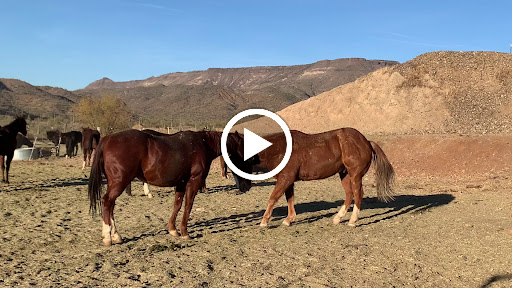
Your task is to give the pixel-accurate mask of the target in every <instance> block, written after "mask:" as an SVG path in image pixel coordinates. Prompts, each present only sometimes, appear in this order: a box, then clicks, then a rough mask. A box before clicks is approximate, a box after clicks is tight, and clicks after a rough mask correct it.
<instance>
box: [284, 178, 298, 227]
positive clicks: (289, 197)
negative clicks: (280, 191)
mask: <svg viewBox="0 0 512 288" xmlns="http://www.w3.org/2000/svg"><path fill="white" fill-rule="evenodd" d="M293 186H294V185H293V184H292V186H290V187H289V188H288V189H286V191H285V192H284V195H285V196H286V202H288V216H287V217H286V219H284V220H283V225H285V226H290V225H291V224H292V222H293V221H295V217H296V216H297V213H295V206H294V204H293V200H294V198H295V197H294V193H293Z"/></svg>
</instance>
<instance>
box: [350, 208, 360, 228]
mask: <svg viewBox="0 0 512 288" xmlns="http://www.w3.org/2000/svg"><path fill="white" fill-rule="evenodd" d="M358 219H359V208H357V206H356V205H354V209H353V210H352V216H350V221H349V222H348V225H349V226H352V227H355V226H356V222H357V220H358Z"/></svg>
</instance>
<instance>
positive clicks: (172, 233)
mask: <svg viewBox="0 0 512 288" xmlns="http://www.w3.org/2000/svg"><path fill="white" fill-rule="evenodd" d="M169 234H171V236H173V237H178V236H180V234H178V231H176V230H171V231H169Z"/></svg>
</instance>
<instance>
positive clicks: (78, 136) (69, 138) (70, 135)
mask: <svg viewBox="0 0 512 288" xmlns="http://www.w3.org/2000/svg"><path fill="white" fill-rule="evenodd" d="M60 137H61V139H62V140H61V143H62V142H64V143H65V144H66V158H68V157H69V158H71V157H73V156H76V155H77V154H78V144H79V143H81V142H82V132H80V131H69V132H66V133H62V134H61V136H60Z"/></svg>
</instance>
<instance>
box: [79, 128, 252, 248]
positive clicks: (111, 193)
mask: <svg viewBox="0 0 512 288" xmlns="http://www.w3.org/2000/svg"><path fill="white" fill-rule="evenodd" d="M220 139H221V132H213V131H199V132H192V131H183V132H178V133H176V134H173V135H168V136H155V135H151V134H148V133H145V132H142V131H139V130H133V129H132V130H126V131H122V132H118V133H116V134H112V135H109V136H105V137H103V138H102V139H101V141H100V143H99V145H98V147H97V151H96V156H95V157H94V161H93V164H92V167H91V174H90V177H89V184H88V195H89V200H90V211H91V213H92V214H93V215H94V214H95V213H96V211H97V208H99V207H101V212H102V218H103V229H102V236H103V244H104V245H107V246H109V245H112V243H114V244H117V243H122V241H123V240H122V238H121V236H120V235H119V233H118V232H117V228H116V224H115V221H114V204H115V200H116V198H117V197H119V195H121V193H122V192H123V190H124V189H125V188H126V186H127V185H128V184H129V183H130V182H131V181H132V180H133V179H134V178H138V179H140V180H142V181H143V182H146V183H149V184H151V185H155V186H160V187H176V193H175V199H174V209H173V212H172V215H171V217H170V218H169V223H168V230H169V233H170V234H171V235H172V236H174V237H178V236H179V234H178V232H177V231H176V217H177V214H178V212H179V210H180V209H181V204H182V201H183V197H184V196H185V211H184V213H183V219H182V221H181V223H180V233H181V238H183V239H189V238H190V237H189V235H188V231H187V222H188V218H189V216H190V211H191V209H192V204H193V202H194V198H195V196H196V194H197V192H198V191H199V189H200V188H201V187H203V186H204V182H205V179H206V177H207V176H208V172H209V170H210V166H211V163H212V161H213V159H215V158H217V157H218V156H219V155H220V154H221V149H220ZM226 145H227V148H228V152H229V153H230V157H231V158H232V161H233V163H235V165H239V166H237V167H241V168H240V169H243V170H244V171H246V172H248V173H251V172H252V170H251V168H252V164H253V162H254V161H255V159H253V158H251V159H248V160H247V161H245V162H244V161H243V138H242V137H241V136H240V135H239V134H238V132H235V133H230V134H229V136H228V140H227V144H226ZM102 175H105V178H106V179H107V192H106V193H105V195H103V197H102V196H101V195H102V192H101V180H102ZM239 183H240V185H239V186H238V188H239V190H240V191H241V192H246V191H248V190H249V189H250V181H248V180H245V179H242V178H241V179H240V180H239Z"/></svg>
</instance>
